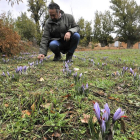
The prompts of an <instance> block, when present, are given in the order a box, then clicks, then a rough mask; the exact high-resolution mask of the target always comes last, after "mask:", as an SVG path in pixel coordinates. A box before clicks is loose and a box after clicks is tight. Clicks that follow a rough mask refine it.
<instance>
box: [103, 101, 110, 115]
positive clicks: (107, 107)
mask: <svg viewBox="0 0 140 140" xmlns="http://www.w3.org/2000/svg"><path fill="white" fill-rule="evenodd" d="M104 109H105V110H106V112H107V113H108V116H110V109H109V106H108V104H107V103H106V104H105V105H104Z"/></svg>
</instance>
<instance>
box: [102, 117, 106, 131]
mask: <svg viewBox="0 0 140 140" xmlns="http://www.w3.org/2000/svg"><path fill="white" fill-rule="evenodd" d="M101 128H102V134H103V133H105V130H106V126H105V121H104V120H103V119H102V124H101Z"/></svg>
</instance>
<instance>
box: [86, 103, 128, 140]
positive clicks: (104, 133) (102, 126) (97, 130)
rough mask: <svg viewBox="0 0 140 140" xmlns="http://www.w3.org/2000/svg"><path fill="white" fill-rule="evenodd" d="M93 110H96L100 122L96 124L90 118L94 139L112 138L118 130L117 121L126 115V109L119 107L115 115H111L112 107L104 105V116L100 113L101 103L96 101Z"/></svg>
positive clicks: (104, 139)
mask: <svg viewBox="0 0 140 140" xmlns="http://www.w3.org/2000/svg"><path fill="white" fill-rule="evenodd" d="M93 110H94V112H95V115H96V118H97V120H98V123H97V124H96V125H95V124H93V122H92V118H90V120H89V128H90V130H91V135H92V137H94V140H106V139H107V140H112V139H113V135H114V131H115V130H116V127H115V125H116V122H117V120H119V119H120V118H121V117H126V116H123V115H124V111H122V109H121V108H118V109H117V110H116V112H115V113H114V115H113V117H112V118H111V116H110V109H109V106H108V104H107V103H106V104H105V105H104V109H102V110H101V111H102V116H101V114H100V107H99V104H98V103H97V102H96V103H94V105H93Z"/></svg>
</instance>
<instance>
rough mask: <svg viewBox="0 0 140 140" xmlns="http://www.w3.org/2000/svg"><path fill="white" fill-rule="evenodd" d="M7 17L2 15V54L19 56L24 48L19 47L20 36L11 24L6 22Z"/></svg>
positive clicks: (0, 22) (0, 42) (0, 29)
mask: <svg viewBox="0 0 140 140" xmlns="http://www.w3.org/2000/svg"><path fill="white" fill-rule="evenodd" d="M3 19H5V15H4V14H3V15H0V52H1V53H2V54H5V55H7V56H12V55H15V54H18V53H19V52H20V51H21V50H22V49H23V46H19V41H20V36H19V35H18V34H17V32H15V31H14V30H13V27H12V25H11V24H10V23H7V22H4V20H3Z"/></svg>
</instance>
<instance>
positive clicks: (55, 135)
mask: <svg viewBox="0 0 140 140" xmlns="http://www.w3.org/2000/svg"><path fill="white" fill-rule="evenodd" d="M52 137H56V138H58V137H61V134H60V133H58V132H55V133H53V134H52Z"/></svg>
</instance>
